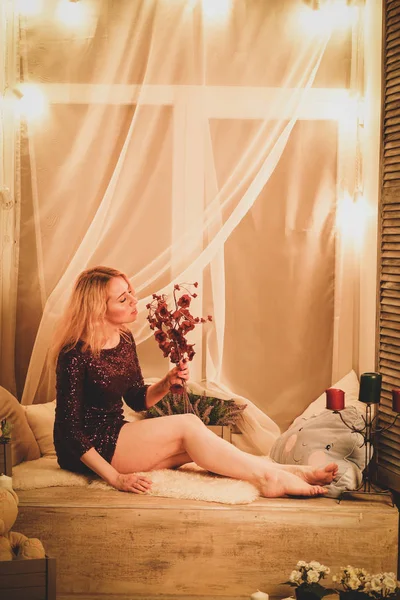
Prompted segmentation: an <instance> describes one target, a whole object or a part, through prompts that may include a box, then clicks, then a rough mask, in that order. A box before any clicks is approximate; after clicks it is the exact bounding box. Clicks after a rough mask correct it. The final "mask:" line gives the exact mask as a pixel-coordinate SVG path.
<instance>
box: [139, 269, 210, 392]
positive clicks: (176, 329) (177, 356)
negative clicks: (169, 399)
mask: <svg viewBox="0 0 400 600" xmlns="http://www.w3.org/2000/svg"><path fill="white" fill-rule="evenodd" d="M198 285H199V284H198V283H197V281H196V282H195V283H187V284H180V285H178V284H176V285H174V292H173V300H174V306H173V308H172V309H170V308H169V307H168V296H166V295H165V294H153V300H152V301H151V302H150V303H149V304H147V306H146V308H147V309H148V311H149V314H148V317H147V320H148V321H149V324H150V328H151V329H152V330H153V331H154V337H155V339H156V341H157V343H158V345H159V347H160V348H161V350H162V352H163V355H164V357H165V358H167V357H169V358H170V360H171V362H172V363H174V364H176V365H178V364H179V363H180V361H181V360H184V361H187V360H189V361H190V360H193V357H194V355H195V354H196V352H195V350H194V344H189V343H188V342H187V340H186V335H187V334H188V333H189V331H192V330H193V329H194V328H195V326H196V325H199V324H201V323H205V322H206V321H212V317H211V316H210V315H208V317H207V319H205V318H204V317H194V316H193V315H192V314H191V312H190V310H189V309H190V304H191V302H192V298H196V297H197V294H196V292H194V291H193V288H197V287H198ZM182 389H183V388H182V386H178V387H177V388H174V389H173V390H172V391H173V392H175V393H179V392H180V391H182Z"/></svg>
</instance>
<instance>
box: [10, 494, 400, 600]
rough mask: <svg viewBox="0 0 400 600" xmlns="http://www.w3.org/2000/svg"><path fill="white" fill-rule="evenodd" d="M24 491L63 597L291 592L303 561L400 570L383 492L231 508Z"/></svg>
mask: <svg viewBox="0 0 400 600" xmlns="http://www.w3.org/2000/svg"><path fill="white" fill-rule="evenodd" d="M19 498H20V506H19V515H18V520H17V522H16V524H15V526H14V529H15V531H20V532H21V533H24V534H26V535H29V536H32V537H39V538H40V539H41V540H42V542H43V544H44V546H45V548H46V552H47V554H48V555H49V556H53V557H55V558H56V559H57V599H58V600H132V599H133V598H138V599H139V598H143V599H144V598H146V600H152V599H153V598H154V599H155V598H160V599H161V598H164V599H165V600H167V599H172V598H178V599H179V600H186V599H188V598H191V599H197V600H202V599H203V598H225V600H237V599H239V598H247V599H248V598H249V597H250V594H251V593H252V592H254V591H256V590H257V589H261V590H263V591H266V592H268V593H269V594H270V595H271V596H276V597H281V598H283V597H285V596H289V595H290V591H291V589H290V588H288V587H287V586H282V585H281V583H282V582H283V581H285V580H287V578H288V576H289V574H290V572H291V570H292V569H293V568H294V565H295V564H296V562H297V561H298V560H301V559H302V560H307V561H310V560H318V561H320V562H322V563H324V564H326V565H328V566H329V567H331V569H332V570H333V571H335V570H336V569H338V568H339V567H340V566H343V565H347V564H352V565H353V566H359V567H361V566H362V567H365V568H366V569H368V570H370V571H371V572H379V571H395V572H396V571H397V555H398V524H399V523H398V521H399V519H398V511H397V509H396V508H393V507H391V506H390V505H389V504H388V501H387V500H386V499H385V498H380V499H377V500H374V501H369V500H356V501H355V500H345V501H343V502H342V503H340V504H338V503H337V502H336V501H335V500H330V499H327V498H313V499H298V500H297V499H260V500H258V501H256V502H254V503H252V504H249V505H245V506H227V505H220V504H212V503H207V502H198V501H191V500H175V499H169V498H165V499H164V498H152V497H146V496H137V495H134V494H132V495H130V494H124V493H116V492H109V491H104V490H96V491H95V490H87V489H84V488H82V489H81V488H47V489H42V490H32V491H29V492H20V493H19Z"/></svg>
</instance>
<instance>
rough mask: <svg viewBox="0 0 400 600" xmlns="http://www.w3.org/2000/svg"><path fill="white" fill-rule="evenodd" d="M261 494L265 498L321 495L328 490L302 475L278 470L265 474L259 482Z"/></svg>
mask: <svg viewBox="0 0 400 600" xmlns="http://www.w3.org/2000/svg"><path fill="white" fill-rule="evenodd" d="M259 487H260V492H261V495H262V496H264V497H265V498H282V497H284V496H321V495H324V494H326V492H327V490H326V489H325V488H324V487H322V486H320V485H310V484H309V483H307V482H306V481H305V480H304V479H303V478H302V477H298V476H297V475H295V474H293V473H290V472H289V471H283V470H281V471H278V470H277V471H276V472H273V473H271V472H270V473H268V475H265V477H264V478H263V480H262V481H260V482H259Z"/></svg>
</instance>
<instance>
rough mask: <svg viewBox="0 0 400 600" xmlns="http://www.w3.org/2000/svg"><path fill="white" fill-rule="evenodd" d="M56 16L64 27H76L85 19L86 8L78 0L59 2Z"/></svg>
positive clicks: (61, 0)
mask: <svg viewBox="0 0 400 600" xmlns="http://www.w3.org/2000/svg"><path fill="white" fill-rule="evenodd" d="M57 16H58V18H59V19H60V21H62V22H63V23H64V24H65V25H68V26H70V27H78V26H79V25H83V23H85V21H86V19H87V6H86V5H85V4H84V3H83V2H80V1H78V0H74V1H71V0H60V2H59V4H58V7H57Z"/></svg>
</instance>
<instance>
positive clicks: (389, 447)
mask: <svg viewBox="0 0 400 600" xmlns="http://www.w3.org/2000/svg"><path fill="white" fill-rule="evenodd" d="M384 14H385V23H384V37H383V39H384V52H383V61H384V62H383V72H384V78H383V98H382V101H383V106H382V165H381V173H382V187H381V245H380V306H379V346H378V368H379V372H380V373H382V395H381V402H380V406H379V412H378V426H379V427H387V426H388V425H390V423H391V422H392V421H393V418H394V413H393V411H392V408H391V407H392V389H393V388H395V387H396V388H397V387H398V388H400V0H386V2H385V10H384ZM376 456H377V473H378V480H379V481H380V482H384V484H385V485H390V487H391V488H392V489H394V490H397V491H400V419H398V420H397V423H396V425H395V426H393V427H391V428H390V429H388V430H387V431H385V432H382V433H381V434H380V435H379V438H378V443H377V453H376Z"/></svg>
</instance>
